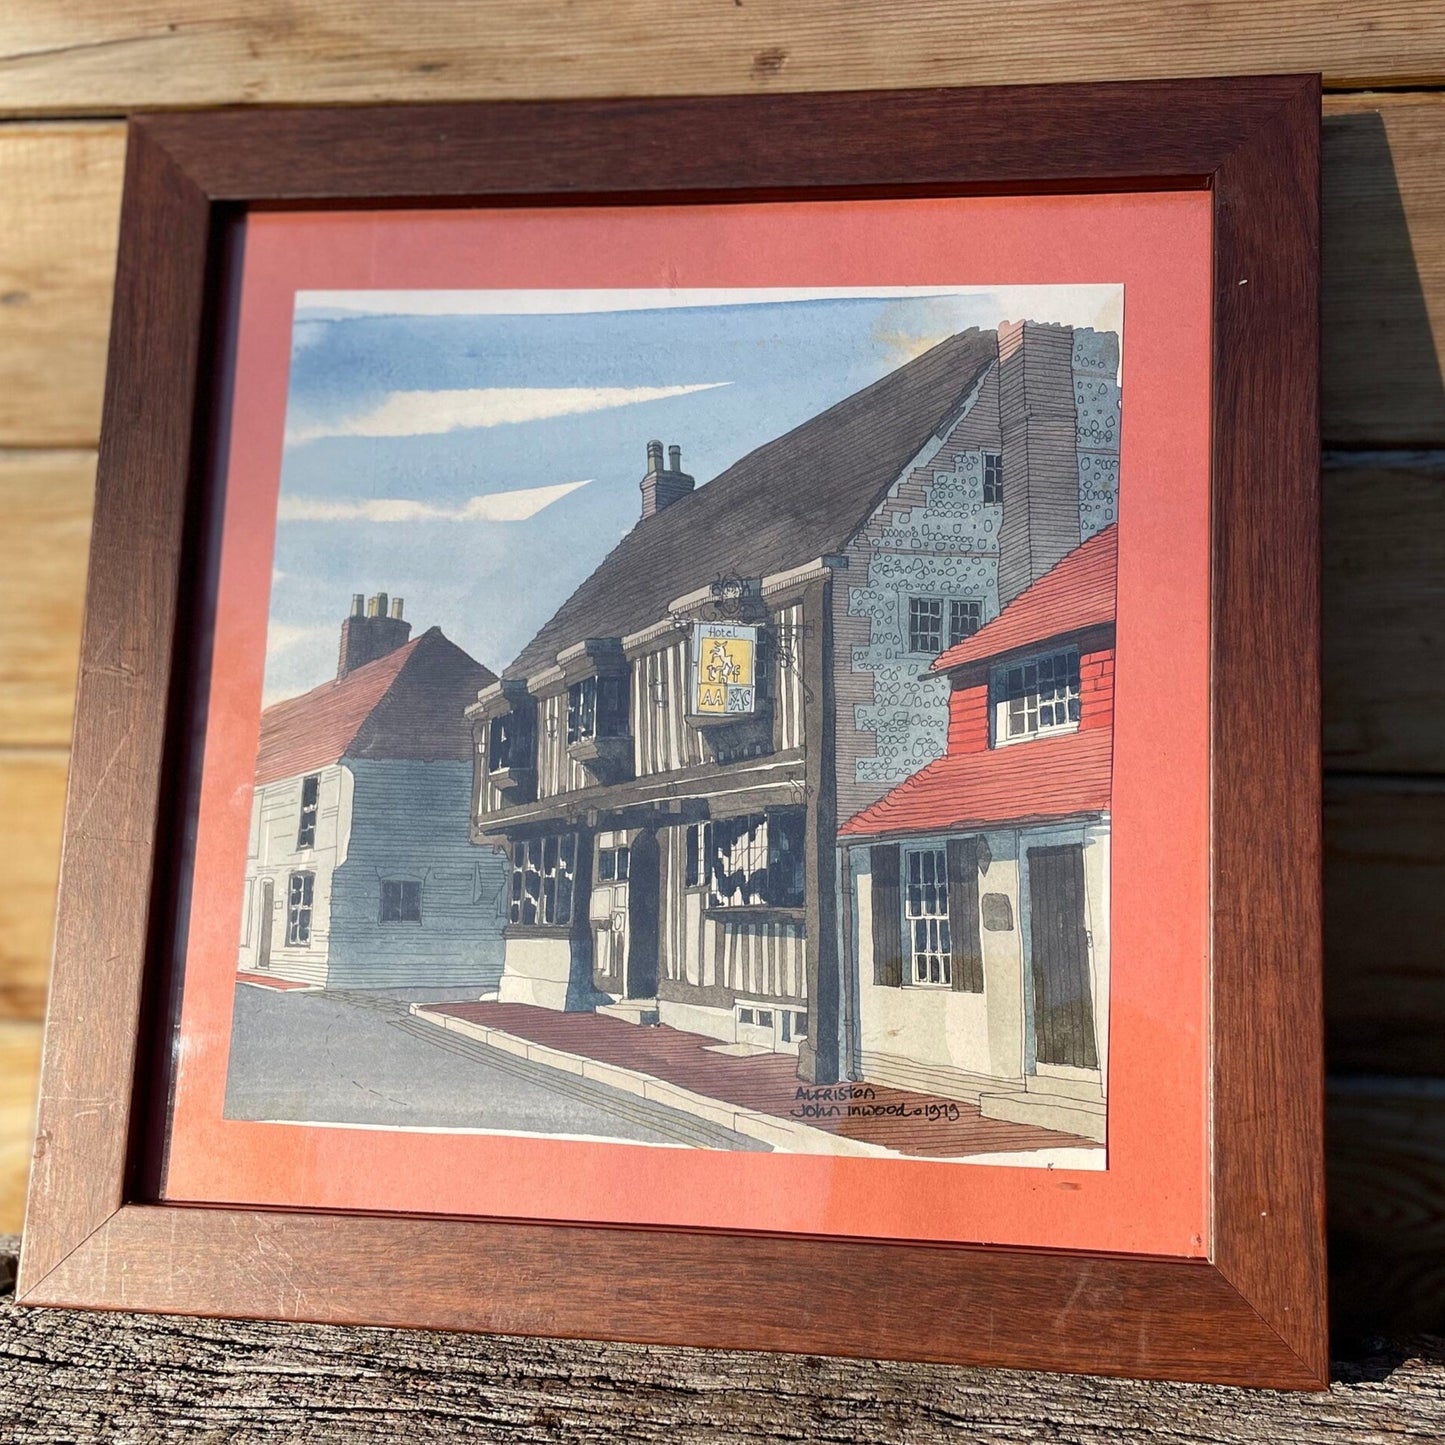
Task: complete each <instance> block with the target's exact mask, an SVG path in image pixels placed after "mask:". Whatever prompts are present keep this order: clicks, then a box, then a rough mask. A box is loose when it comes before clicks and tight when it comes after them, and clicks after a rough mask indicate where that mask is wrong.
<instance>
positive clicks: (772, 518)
mask: <svg viewBox="0 0 1445 1445" xmlns="http://www.w3.org/2000/svg"><path fill="white" fill-rule="evenodd" d="M997 355H998V338H997V335H996V334H995V333H994V332H992V331H980V330H977V329H974V330H971V331H963V332H960V333H958V335H956V336H951V337H949V338H948V340H947V341H943V342H940V343H939V345H937V346H935V347H933V348H932V350H930V351H927V352H925V353H924V354H923V355H922V356H920V357H918V358H917V359H916V360H914V361H910V362H909V363H908V364H907V365H905V366H901V367H899V368H898V369H897V370H896V371H892V372H890V373H889V374H888V375H887V376H885V377H883V378H882V379H881V380H879V381H875V382H874V383H873V384H872V385H871V386H867V387H864V389H863V390H862V391H859V392H855V393H854V394H853V395H852V396H850V397H846V398H845V399H844V400H843V401H840V402H838V403H837V405H835V406H832V407H829V408H828V410H827V411H824V412H820V413H819V414H818V415H817V416H815V417H813V418H811V419H810V420H809V421H806V422H804V423H803V424H802V425H801V426H799V427H795V428H794V429H793V430H792V431H790V432H788V433H787V434H786V435H784V436H781V437H778V438H777V439H776V440H775V441H770V442H767V443H765V444H764V445H763V446H760V447H759V448H757V450H756V451H752V452H749V453H748V455H747V456H745V457H743V458H742V460H741V461H738V462H735V463H734V464H733V465H732V466H731V467H729V468H728V469H727V470H726V471H725V472H722V473H720V474H719V475H718V476H717V477H716V478H714V480H712V481H711V482H709V483H708V484H707V485H706V486H704V487H699V488H698V490H697V491H695V492H693V493H691V495H689V496H686V497H684V498H682V499H681V500H680V501H677V502H674V503H673V504H672V505H671V506H670V507H667V508H665V509H664V510H663V511H661V512H658V513H657V514H656V515H655V516H652V517H648V518H647V519H645V520H644V521H641V522H639V523H638V524H637V525H636V526H635V527H633V529H632V530H631V531H630V532H629V533H628V534H627V535H626V536H625V537H624V538H623V539H622V540H621V541H620V542H619V543H618V544H617V546H616V547H614V548H613V549H612V551H611V552H610V553H609V554H608V555H607V556H606V557H605V558H604V559H603V561H602V562H601V564H600V565H599V566H598V568H597V570H596V571H595V572H593V573H592V575H591V576H590V577H588V578H587V579H586V581H584V582H583V583H582V585H581V586H580V587H579V588H578V589H577V590H576V591H575V592H574V593H573V594H572V596H571V597H569V598H568V599H567V601H566V602H564V603H563V604H562V606H561V607H559V608H558V609H557V611H556V613H555V614H554V615H553V617H552V619H551V621H550V622H548V623H547V624H546V625H545V626H544V627H543V628H542V630H541V631H540V632H539V633H538V634H537V635H536V637H534V638H533V639H532V641H531V642H530V643H528V644H527V646H526V647H525V648H523V650H522V652H521V653H520V654H519V655H518V656H517V658H516V660H515V661H514V662H513V663H512V664H511V666H510V667H508V668H507V669H506V671H505V674H504V675H505V676H506V677H509V678H514V677H527V676H529V675H530V674H532V673H535V672H539V671H541V670H542V669H543V668H544V667H547V666H549V665H550V664H551V663H553V662H555V661H556V657H557V654H558V652H560V651H561V650H562V649H563V648H565V647H569V646H571V645H572V644H573V643H577V642H581V641H583V640H584V639H585V638H589V637H622V636H625V635H626V634H627V633H630V632H635V631H638V630H640V629H641V628H643V627H646V626H648V625H650V624H651V623H653V622H658V621H661V620H662V618H664V617H665V616H666V615H667V607H668V604H669V603H670V602H671V601H672V600H673V599H674V598H676V597H681V596H683V595H684V594H686V593H688V592H693V591H696V590H697V589H698V588H700V587H705V586H707V584H708V583H709V582H712V581H713V580H714V579H715V578H718V577H721V576H728V575H732V574H736V575H738V576H741V577H765V576H768V575H769V574H771V573H774V572H781V571H784V570H786V569H787V568H789V567H797V566H801V565H802V564H803V563H805V562H811V561H812V560H813V559H814V558H815V557H822V556H826V555H828V554H829V553H835V552H840V551H842V549H843V548H844V546H845V545H846V544H847V542H848V539H849V538H850V537H851V536H852V534H853V533H854V532H855V531H856V530H857V528H858V527H859V526H861V525H862V523H863V522H864V521H865V520H866V519H867V518H868V517H869V516H870V515H871V514H872V513H873V511H874V510H875V509H876V508H877V506H878V504H879V503H880V502H881V501H882V500H883V498H884V496H885V495H886V494H887V490H888V488H889V487H890V486H891V485H892V483H893V482H894V481H895V480H897V478H898V475H899V473H900V472H902V470H903V469H904V467H905V466H907V464H908V463H909V462H910V461H911V460H912V459H913V457H915V456H916V455H917V454H918V452H919V450H920V449H921V448H922V446H923V444H924V442H925V441H926V440H927V439H928V437H929V436H930V435H932V434H933V433H935V432H936V431H940V430H941V429H942V427H943V424H944V423H945V422H947V421H949V420H951V418H952V416H953V414H954V413H955V412H956V411H957V409H958V408H959V406H960V404H961V403H962V401H963V399H964V397H966V396H967V395H968V393H969V392H970V391H971V390H972V389H973V387H974V385H975V383H976V382H977V381H978V379H979V377H980V376H982V374H983V372H984V371H985V370H986V369H987V367H988V366H989V365H990V364H991V363H992V362H993V361H994V360H995V359H996V358H997Z"/></svg>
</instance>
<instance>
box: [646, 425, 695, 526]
mask: <svg viewBox="0 0 1445 1445" xmlns="http://www.w3.org/2000/svg"><path fill="white" fill-rule="evenodd" d="M667 454H668V455H667V465H666V466H663V464H662V443H661V442H656V441H654V442H648V444H647V475H646V476H645V477H643V479H642V515H643V517H644V518H647V517H651V516H652V515H653V514H654V513H656V512H660V511H661V510H662V509H663V508H664V507H670V506H671V505H672V504H673V503H674V502H676V501H680V500H681V499H682V498H683V497H685V496H687V494H688V493H689V492H690V491H692V489H693V488H694V487H695V486H696V485H697V483H696V481H695V480H694V479H693V478H692V477H690V476H689V475H688V474H687V473H686V472H685V471H683V469H682V448H681V447H679V446H671V447H668V449H667Z"/></svg>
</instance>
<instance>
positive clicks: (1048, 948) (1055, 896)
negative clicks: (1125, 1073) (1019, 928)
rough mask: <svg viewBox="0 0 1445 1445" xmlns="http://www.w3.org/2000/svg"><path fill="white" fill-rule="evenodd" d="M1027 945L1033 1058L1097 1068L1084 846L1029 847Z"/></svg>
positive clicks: (1085, 1067)
mask: <svg viewBox="0 0 1445 1445" xmlns="http://www.w3.org/2000/svg"><path fill="white" fill-rule="evenodd" d="M1028 860H1029V916H1030V924H1029V943H1030V946H1031V952H1032V965H1033V977H1034V989H1033V993H1034V1000H1033V1002H1034V1056H1035V1058H1036V1059H1037V1061H1038V1062H1039V1063H1041V1064H1054V1065H1064V1066H1067V1067H1071V1068H1076V1069H1097V1068H1098V1067H1099V1051H1098V1046H1097V1044H1096V1041H1095V1038H1094V1005H1093V998H1092V993H1091V990H1090V987H1089V939H1088V933H1087V930H1086V929H1085V926H1084V924H1085V921H1084V849H1083V847H1082V845H1081V844H1078V843H1070V844H1066V845H1064V846H1061V847H1056V848H1030V849H1029V850H1028Z"/></svg>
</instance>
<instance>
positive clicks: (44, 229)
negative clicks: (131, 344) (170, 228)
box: [0, 22, 125, 447]
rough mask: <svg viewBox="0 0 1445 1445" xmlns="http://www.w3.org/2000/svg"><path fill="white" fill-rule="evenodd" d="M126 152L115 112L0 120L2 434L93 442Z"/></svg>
mask: <svg viewBox="0 0 1445 1445" xmlns="http://www.w3.org/2000/svg"><path fill="white" fill-rule="evenodd" d="M0 23H3V22H0ZM0 74H3V67H0ZM0 85H3V81H0ZM124 158H125V132H124V128H123V127H121V126H120V125H117V124H113V123H112V124H109V125H49V126H6V127H3V128H0V445H4V446H87V447H88V446H94V445H95V439H96V435H97V433H98V431H99V426H100V391H101V384H102V381H103V379H104V375H105V343H106V335H107V332H108V330H109V326H110V294H111V288H112V286H113V284H114V279H115V237H116V227H117V223H118V221H119V217H120V179H121V168H122V165H123V163H124Z"/></svg>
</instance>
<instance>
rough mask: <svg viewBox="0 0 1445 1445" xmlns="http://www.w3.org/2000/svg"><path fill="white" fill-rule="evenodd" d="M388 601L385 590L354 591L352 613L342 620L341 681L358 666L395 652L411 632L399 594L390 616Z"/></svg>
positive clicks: (337, 664) (338, 669) (338, 665)
mask: <svg viewBox="0 0 1445 1445" xmlns="http://www.w3.org/2000/svg"><path fill="white" fill-rule="evenodd" d="M387 602H388V598H387V595H386V593H385V592H377V593H375V594H373V595H372V596H371V597H367V596H366V594H365V593H362V592H353V593H352V594H351V613H350V615H349V616H347V617H345V618H343V619H342V623H341V651H340V654H339V656H338V657H337V661H336V680H337V681H338V682H339V681H341V679H342V678H344V677H345V676H346V675H347V674H348V673H350V672H355V671H356V669H357V668H358V667H365V666H366V664H367V663H368V662H375V661H376V660H377V658H379V657H385V656H386V655H387V653H389V652H395V651H396V649H397V648H398V647H401V646H403V645H404V644H405V643H406V641H407V639H408V638H409V637H410V636H411V623H410V622H405V621H403V620H402V608H403V603H402V599H401V598H400V597H398V598H396V599H395V600H394V601H392V602H391V615H390V616H388V615H387V610H386V609H387ZM363 609H364V610H363Z"/></svg>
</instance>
